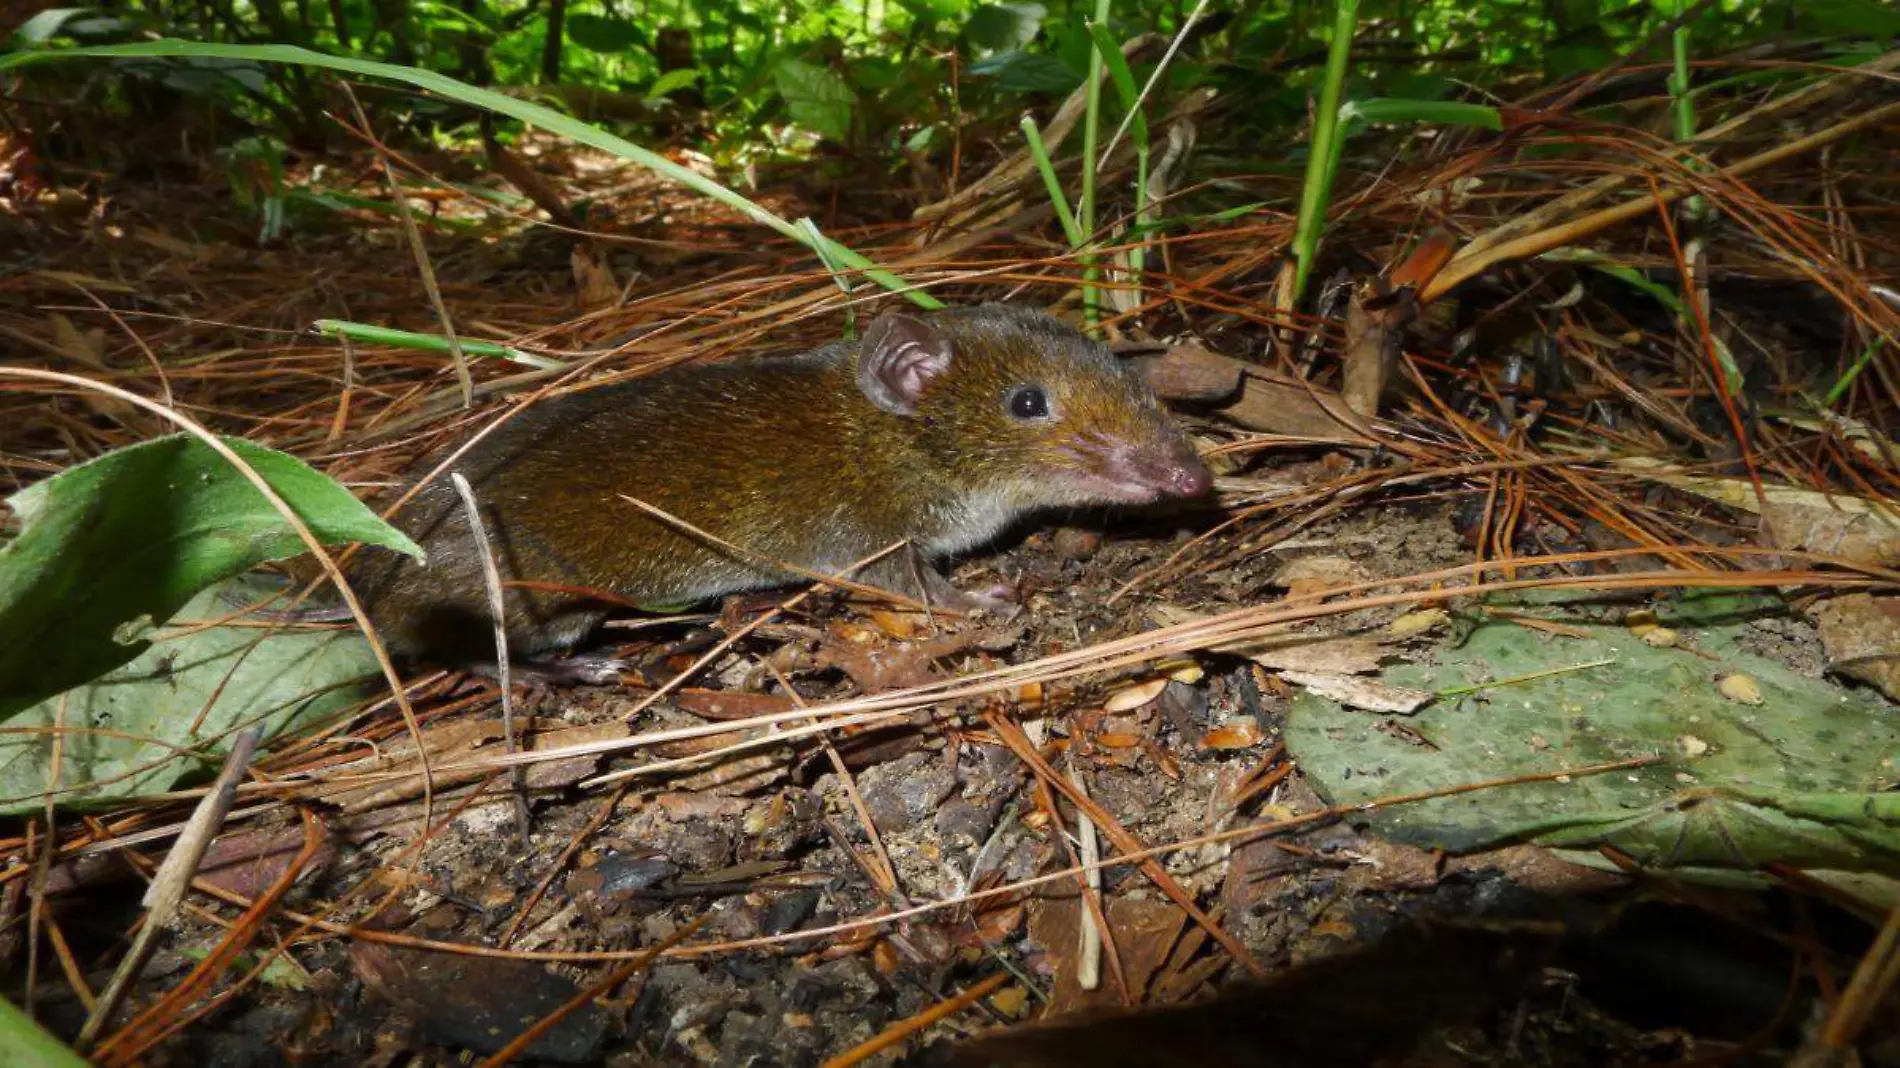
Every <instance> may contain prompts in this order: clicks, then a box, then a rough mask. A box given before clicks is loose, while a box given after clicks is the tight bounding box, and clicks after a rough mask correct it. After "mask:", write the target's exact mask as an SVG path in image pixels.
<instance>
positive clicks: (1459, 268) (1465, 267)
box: [1418, 101, 1900, 304]
mask: <svg viewBox="0 0 1900 1068" xmlns="http://www.w3.org/2000/svg"><path fill="white" fill-rule="evenodd" d="M1895 115H1900V101H1895V102H1893V103H1890V104H1886V105H1884V106H1882V107H1877V108H1874V109H1873V110H1872V111H1867V112H1862V113H1861V114H1859V115H1857V116H1855V117H1854V118H1851V119H1847V120H1845V121H1843V122H1838V123H1835V124H1834V125H1833V126H1829V127H1828V128H1826V129H1824V130H1821V131H1819V132H1817V133H1812V134H1809V135H1808V136H1806V137H1803V138H1801V139H1800V140H1797V141H1790V142H1788V143H1787V144H1785V145H1781V146H1779V147H1776V148H1771V149H1769V150H1768V151H1766V152H1761V153H1758V154H1756V155H1753V156H1750V157H1748V158H1747V159H1745V160H1742V161H1741V162H1739V163H1736V164H1734V165H1733V166H1729V167H1723V168H1720V169H1718V170H1716V171H1714V172H1713V173H1712V174H1711V175H1710V180H1711V181H1716V180H1730V181H1732V180H1736V179H1739V178H1741V177H1743V176H1744V175H1748V174H1753V173H1754V172H1756V171H1759V170H1762V169H1763V168H1766V167H1772V166H1774V165H1775V164H1777V163H1780V162H1782V161H1783V160H1787V159H1792V158H1794V157H1796V156H1800V155H1804V154H1806V153H1808V152H1810V151H1813V150H1814V149H1817V148H1821V147H1823V146H1825V145H1830V144H1833V143H1834V142H1836V141H1839V140H1841V139H1842V138H1844V137H1847V136H1848V135H1849V134H1854V133H1858V132H1860V131H1861V130H1864V129H1866V128H1867V127H1869V126H1875V125H1878V124H1880V123H1882V122H1885V121H1887V120H1888V119H1890V118H1892V117H1894V116H1895ZM1695 191H1696V190H1695V188H1694V187H1692V186H1688V185H1674V184H1672V185H1670V186H1668V187H1667V188H1665V189H1663V190H1662V191H1661V192H1660V193H1659V194H1657V196H1656V197H1655V198H1653V199H1652V198H1649V197H1642V198H1638V199H1635V200H1630V201H1626V202H1624V203H1622V204H1617V205H1614V206H1612V207H1608V208H1604V209H1602V210H1600V211H1595V212H1592V213H1590V214H1589V215H1585V216H1583V217H1582V218H1580V219H1574V220H1572V221H1570V222H1567V223H1562V224H1559V225H1556V226H1552V227H1551V228H1549V229H1547V230H1541V231H1538V232H1537V233H1534V234H1527V235H1525V236H1523V237H1519V238H1515V239H1513V240H1510V241H1505V242H1502V243H1499V244H1494V245H1491V246H1489V247H1486V248H1484V249H1482V250H1480V251H1477V252H1473V253H1471V254H1469V255H1467V254H1465V253H1462V252H1461V253H1460V254H1459V256H1458V258H1457V259H1454V260H1452V261H1451V263H1450V264H1448V265H1446V267H1445V269H1444V270H1443V271H1441V272H1439V274H1438V277H1436V278H1434V279H1432V281H1431V284H1430V285H1428V286H1426V287H1425V289H1424V291H1423V292H1421V293H1420V294H1419V298H1418V299H1419V303H1420V304H1430V303H1431V302H1432V301H1434V300H1437V299H1438V298H1440V297H1442V296H1444V295H1445V294H1446V293H1449V292H1451V291H1452V289H1454V288H1456V287H1457V286H1459V285H1460V284H1462V283H1464V282H1465V281H1467V280H1469V279H1471V278H1475V277H1476V276H1478V275H1480V274H1482V273H1484V272H1485V271H1487V270H1489V269H1490V268H1491V267H1492V266H1494V265H1495V264H1498V263H1503V262H1505V261H1507V260H1520V259H1526V258H1528V257H1531V256H1536V255H1539V254H1541V253H1545V252H1549V251H1550V250H1552V249H1555V248H1562V247H1563V246H1565V245H1569V244H1574V243H1575V242H1576V241H1578V240H1579V239H1581V238H1584V237H1588V236H1590V235H1591V234H1594V233H1597V232H1598V231H1600V230H1607V229H1609V228H1610V227H1612V226H1616V225H1618V224H1620V223H1625V222H1628V221H1630V220H1631V219H1636V218H1640V217H1641V216H1643V215H1646V214H1648V213H1649V212H1651V211H1654V210H1655V209H1656V207H1657V205H1658V203H1659V202H1660V203H1661V204H1673V203H1675V202H1676V201H1678V200H1681V199H1682V198H1683V197H1686V196H1689V195H1691V194H1693V193H1694V192H1695Z"/></svg>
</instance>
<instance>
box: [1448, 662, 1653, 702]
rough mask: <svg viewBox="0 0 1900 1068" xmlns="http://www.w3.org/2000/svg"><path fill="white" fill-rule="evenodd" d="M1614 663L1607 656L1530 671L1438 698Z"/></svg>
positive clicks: (1454, 689) (1464, 688)
mask: <svg viewBox="0 0 1900 1068" xmlns="http://www.w3.org/2000/svg"><path fill="white" fill-rule="evenodd" d="M1614 663H1616V657H1613V656H1606V657H1604V658H1603V659H1601V660H1590V661H1587V662H1585V663H1582V664H1567V665H1565V666H1563V667H1554V668H1544V669H1543V670H1541V671H1530V672H1526V673H1524V674H1522V675H1513V676H1511V677H1510V678H1508V679H1493V680H1492V681H1490V682H1478V683H1473V684H1472V685H1470V686H1453V687H1452V688H1450V689H1448V690H1440V691H1438V696H1439V697H1463V696H1464V695H1465V694H1468V693H1477V692H1478V691H1479V690H1490V689H1495V688H1497V687H1499V686H1515V685H1517V684H1518V683H1520V682H1534V681H1536V680H1538V679H1547V678H1549V677H1551V676H1552V675H1568V674H1569V673H1571V672H1573V671H1588V670H1590V669H1591V668H1600V667H1607V666H1608V665H1610V664H1614Z"/></svg>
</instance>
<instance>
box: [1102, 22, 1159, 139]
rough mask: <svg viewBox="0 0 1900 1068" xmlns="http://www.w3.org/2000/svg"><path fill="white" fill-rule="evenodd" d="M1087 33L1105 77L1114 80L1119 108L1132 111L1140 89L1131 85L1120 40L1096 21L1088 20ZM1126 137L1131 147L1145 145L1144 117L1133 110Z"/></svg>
mask: <svg viewBox="0 0 1900 1068" xmlns="http://www.w3.org/2000/svg"><path fill="white" fill-rule="evenodd" d="M1089 33H1090V35H1092V36H1093V37H1094V38H1095V50H1096V52H1097V53H1098V54H1099V55H1100V56H1101V57H1102V63H1103V65H1104V66H1106V67H1107V68H1108V80H1109V81H1111V82H1113V83H1115V93H1116V95H1117V96H1119V97H1121V101H1122V108H1123V109H1124V110H1127V111H1134V109H1135V102H1136V101H1138V100H1140V99H1141V90H1140V89H1139V88H1137V87H1136V86H1135V72H1134V71H1131V70H1129V69H1128V57H1126V56H1124V55H1122V46H1121V43H1120V42H1118V41H1116V40H1115V38H1114V37H1113V36H1112V35H1111V34H1110V33H1109V32H1108V27H1107V26H1104V25H1102V24H1101V23H1099V22H1091V23H1089ZM1128 139H1129V141H1130V142H1132V143H1133V144H1134V145H1135V147H1137V148H1142V149H1145V148H1147V147H1148V117H1147V116H1146V115H1143V114H1141V113H1140V112H1136V113H1135V118H1134V121H1132V122H1130V123H1129V125H1128Z"/></svg>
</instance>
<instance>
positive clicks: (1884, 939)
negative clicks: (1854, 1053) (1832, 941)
mask: <svg viewBox="0 0 1900 1068" xmlns="http://www.w3.org/2000/svg"><path fill="white" fill-rule="evenodd" d="M1897 981H1900V905H1895V906H1894V907H1893V909H1892V910H1891V911H1889V912H1888V913H1887V922H1886V923H1885V924H1884V925H1883V926H1882V927H1881V928H1880V934H1879V935H1877V936H1875V938H1874V944H1873V945H1872V946H1869V947H1868V949H1867V955H1866V956H1864V957H1862V958H1861V959H1860V965H1859V966H1858V967H1856V968H1855V969H1854V977H1853V978H1852V979H1849V980H1848V982H1847V989H1846V990H1845V991H1843V992H1842V993H1841V999H1840V1000H1839V1001H1837V1002H1835V1003H1834V1011H1833V1012H1832V1013H1831V1014H1830V1015H1829V1016H1828V1018H1827V1025H1826V1026H1825V1027H1824V1028H1822V1030H1821V1045H1822V1046H1823V1047H1824V1048H1826V1049H1830V1050H1844V1049H1846V1048H1847V1047H1849V1046H1851V1045H1853V1044H1854V1042H1855V1040H1856V1039H1858V1038H1859V1037H1860V1033H1861V1031H1862V1029H1864V1028H1865V1027H1866V1026H1867V1021H1868V1020H1869V1019H1870V1018H1871V1017H1872V1016H1873V1013H1874V1010H1875V1009H1876V1008H1878V1007H1879V1006H1880V1003H1881V1001H1882V1000H1884V999H1885V998H1886V996H1887V994H1888V993H1889V992H1890V991H1892V990H1893V988H1894V984H1895V982H1897Z"/></svg>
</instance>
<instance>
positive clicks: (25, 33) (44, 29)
mask: <svg viewBox="0 0 1900 1068" xmlns="http://www.w3.org/2000/svg"><path fill="white" fill-rule="evenodd" d="M95 10H97V9H96V8H90V7H49V8H47V9H46V10H45V11H42V12H40V13H39V14H37V15H34V16H33V17H32V18H30V19H27V20H26V21H25V22H22V23H20V25H19V26H18V27H16V28H15V29H14V31H13V37H14V38H15V39H16V40H20V41H25V42H27V43H29V44H45V43H46V42H47V41H50V40H52V39H53V38H54V37H57V36H58V35H59V32H60V31H61V30H63V29H65V28H66V24H67V23H69V22H71V21H73V20H74V19H77V18H80V17H82V16H86V15H91V14H92V13H93V12H94V11H95Z"/></svg>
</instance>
